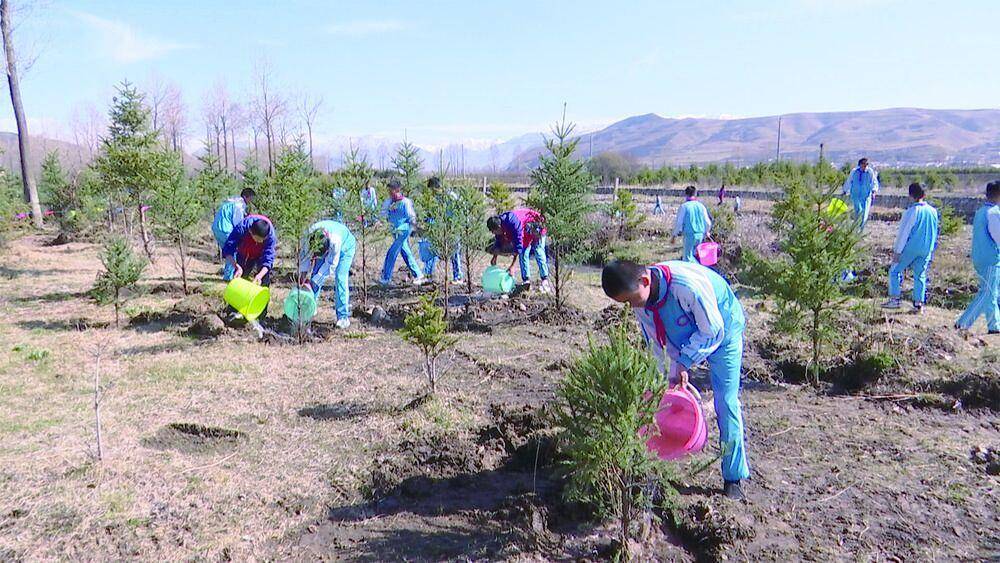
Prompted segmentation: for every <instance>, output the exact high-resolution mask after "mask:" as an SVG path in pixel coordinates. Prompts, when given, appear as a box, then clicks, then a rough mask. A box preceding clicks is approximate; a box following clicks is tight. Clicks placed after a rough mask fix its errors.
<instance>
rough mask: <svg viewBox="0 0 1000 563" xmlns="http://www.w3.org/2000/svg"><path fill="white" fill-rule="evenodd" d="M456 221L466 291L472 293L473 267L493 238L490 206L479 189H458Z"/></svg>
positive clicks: (465, 187) (468, 186)
mask: <svg viewBox="0 0 1000 563" xmlns="http://www.w3.org/2000/svg"><path fill="white" fill-rule="evenodd" d="M457 193H458V200H457V201H456V202H455V219H456V221H457V222H458V224H457V231H458V240H459V241H460V242H461V245H462V260H463V261H464V265H465V284H466V289H467V290H468V292H469V293H470V294H471V293H472V267H473V266H474V265H475V263H476V259H477V258H478V257H479V256H480V255H481V254H483V249H484V248H486V245H487V244H489V242H490V240H491V239H492V238H493V237H492V235H491V234H490V231H489V230H488V229H487V228H486V219H487V215H488V214H489V213H488V212H489V209H488V207H489V204H488V203H487V201H486V198H485V197H483V193H482V192H481V191H479V189H478V188H476V187H474V186H472V185H470V184H465V185H461V186H459V187H458V189H457Z"/></svg>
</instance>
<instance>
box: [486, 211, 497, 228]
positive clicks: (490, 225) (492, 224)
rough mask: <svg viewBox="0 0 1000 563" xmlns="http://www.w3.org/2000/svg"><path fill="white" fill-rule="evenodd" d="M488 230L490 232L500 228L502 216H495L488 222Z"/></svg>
mask: <svg viewBox="0 0 1000 563" xmlns="http://www.w3.org/2000/svg"><path fill="white" fill-rule="evenodd" d="M486 228H487V229H489V230H490V231H495V230H497V229H499V228H500V216H499V215H494V216H493V217H490V218H489V219H487V220H486Z"/></svg>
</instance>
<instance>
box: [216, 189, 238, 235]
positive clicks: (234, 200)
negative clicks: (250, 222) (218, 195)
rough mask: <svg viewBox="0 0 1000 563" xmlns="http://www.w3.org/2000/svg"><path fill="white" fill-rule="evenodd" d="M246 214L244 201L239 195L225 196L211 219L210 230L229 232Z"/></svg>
mask: <svg viewBox="0 0 1000 563" xmlns="http://www.w3.org/2000/svg"><path fill="white" fill-rule="evenodd" d="M245 216H246V202H245V201H243V198H242V197H240V196H233V197H230V198H227V199H226V200H225V201H223V202H222V205H220V206H219V210H218V211H216V212H215V218H214V219H213V220H212V231H213V232H215V233H227V234H228V233H230V232H232V230H233V227H235V226H236V225H238V224H240V222H242V221H243V218H244V217H245Z"/></svg>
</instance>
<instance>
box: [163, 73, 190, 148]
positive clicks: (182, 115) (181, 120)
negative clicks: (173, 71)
mask: <svg viewBox="0 0 1000 563" xmlns="http://www.w3.org/2000/svg"><path fill="white" fill-rule="evenodd" d="M166 89H167V94H166V97H165V99H164V102H163V135H164V137H165V139H166V141H167V145H168V146H169V147H170V149H171V150H173V151H174V152H176V153H179V154H180V155H181V156H182V158H183V155H184V135H185V134H186V132H187V108H186V107H185V106H184V98H183V96H182V95H181V89H180V88H179V87H178V86H177V85H176V84H172V83H171V84H168V85H167V87H166Z"/></svg>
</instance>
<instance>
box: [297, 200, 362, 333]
mask: <svg viewBox="0 0 1000 563" xmlns="http://www.w3.org/2000/svg"><path fill="white" fill-rule="evenodd" d="M356 246H357V241H356V240H355V239H354V235H353V234H351V231H350V230H349V229H348V228H347V227H346V226H345V225H344V224H343V223H340V222H337V221H332V220H329V219H327V220H324V221H317V222H316V223H313V225H312V226H311V227H309V231H308V232H307V233H306V236H305V238H304V239H303V241H302V253H301V254H300V255H299V283H300V285H305V284H307V283H308V284H309V286H310V287H311V288H312V290H313V294H314V295H316V299H317V301H318V300H319V294H320V292H321V291H323V284H324V282H325V281H326V279H327V277H328V276H329V275H330V274H331V273H332V274H333V276H334V286H333V287H334V296H333V300H334V307H335V309H336V312H337V327H338V328H347V327H349V326H351V286H350V276H351V263H352V262H354V251H355V248H356Z"/></svg>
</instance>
